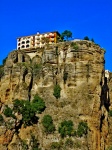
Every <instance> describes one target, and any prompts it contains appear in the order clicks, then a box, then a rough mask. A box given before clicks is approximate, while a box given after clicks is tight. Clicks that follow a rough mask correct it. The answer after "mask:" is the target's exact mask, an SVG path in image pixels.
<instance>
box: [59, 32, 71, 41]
mask: <svg viewBox="0 0 112 150" xmlns="http://www.w3.org/2000/svg"><path fill="white" fill-rule="evenodd" d="M61 38H62V39H65V40H68V38H72V32H71V31H69V30H65V31H64V32H62V34H61Z"/></svg>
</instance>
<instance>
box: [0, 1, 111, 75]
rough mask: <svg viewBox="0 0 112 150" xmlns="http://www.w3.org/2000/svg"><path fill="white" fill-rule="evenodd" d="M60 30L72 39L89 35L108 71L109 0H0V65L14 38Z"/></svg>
mask: <svg viewBox="0 0 112 150" xmlns="http://www.w3.org/2000/svg"><path fill="white" fill-rule="evenodd" d="M64 30H70V31H71V32H72V34H73V38H74V39H83V38H84V37H85V36H88V37H89V38H90V39H92V38H93V39H94V41H95V43H97V44H99V45H100V46H101V47H102V48H104V49H105V50H106V53H105V61H106V64H105V69H108V70H110V71H111V72H112V0H0V64H2V60H3V59H4V58H5V57H7V55H8V54H9V53H10V52H11V51H13V50H15V49H16V45H17V37H20V36H26V35H32V34H36V33H37V32H38V31H39V32H40V33H43V32H50V31H59V32H60V33H62V32H63V31H64Z"/></svg>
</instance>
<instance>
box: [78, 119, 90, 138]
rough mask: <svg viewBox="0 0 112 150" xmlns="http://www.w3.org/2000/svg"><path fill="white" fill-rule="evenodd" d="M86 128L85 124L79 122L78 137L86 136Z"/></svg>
mask: <svg viewBox="0 0 112 150" xmlns="http://www.w3.org/2000/svg"><path fill="white" fill-rule="evenodd" d="M87 130H88V126H87V123H86V122H83V121H81V122H80V123H79V125H78V130H77V135H78V136H79V137H81V136H83V135H84V134H85V135H86V134H87Z"/></svg>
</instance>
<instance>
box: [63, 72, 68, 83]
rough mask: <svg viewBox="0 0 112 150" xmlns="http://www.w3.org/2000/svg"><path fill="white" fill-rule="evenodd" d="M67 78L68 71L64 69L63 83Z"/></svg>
mask: <svg viewBox="0 0 112 150" xmlns="http://www.w3.org/2000/svg"><path fill="white" fill-rule="evenodd" d="M67 78H68V73H67V72H65V71H64V74H63V80H64V83H66V80H67Z"/></svg>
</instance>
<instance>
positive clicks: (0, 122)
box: [0, 114, 4, 125]
mask: <svg viewBox="0 0 112 150" xmlns="http://www.w3.org/2000/svg"><path fill="white" fill-rule="evenodd" d="M3 122H4V119H3V116H2V115H1V114H0V125H1V124H2V123H3Z"/></svg>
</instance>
